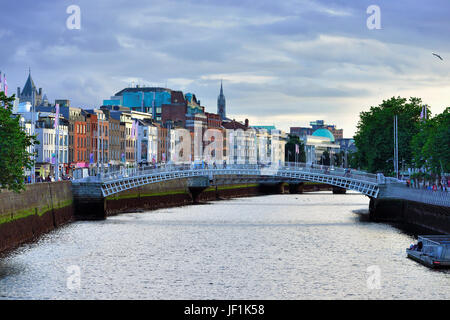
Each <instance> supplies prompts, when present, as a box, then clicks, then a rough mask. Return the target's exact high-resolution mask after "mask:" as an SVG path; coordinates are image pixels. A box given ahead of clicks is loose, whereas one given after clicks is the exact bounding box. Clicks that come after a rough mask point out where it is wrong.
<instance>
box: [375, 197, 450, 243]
mask: <svg viewBox="0 0 450 320" xmlns="http://www.w3.org/2000/svg"><path fill="white" fill-rule="evenodd" d="M369 216H370V219H371V220H372V221H376V222H394V223H402V224H407V225H413V226H419V227H423V228H425V229H427V230H431V231H434V232H437V233H442V234H450V207H446V206H437V205H431V204H426V203H421V202H415V201H410V200H402V199H373V198H372V199H371V200H370V204H369Z"/></svg>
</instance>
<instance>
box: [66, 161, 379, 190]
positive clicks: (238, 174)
mask: <svg viewBox="0 0 450 320" xmlns="http://www.w3.org/2000/svg"><path fill="white" fill-rule="evenodd" d="M189 177H208V178H209V180H211V181H214V180H215V178H216V177H226V178H227V179H230V180H231V181H233V179H240V180H242V179H245V178H246V177H247V178H249V179H250V178H252V179H261V180H266V181H267V179H268V178H270V179H271V181H274V182H282V181H291V182H292V181H299V182H303V181H313V182H321V183H326V184H330V185H333V186H337V187H341V188H345V189H349V190H355V191H358V192H361V193H362V194H365V195H367V196H370V197H374V198H376V197H377V196H378V193H379V184H380V183H385V182H386V178H384V177H383V176H377V175H374V174H369V173H365V172H361V171H356V170H352V171H349V170H347V169H343V168H333V167H327V166H317V165H306V164H299V163H296V164H287V165H283V166H263V165H256V164H255V165H248V164H247V165H228V166H214V167H211V166H210V167H209V168H208V167H200V168H199V167H196V166H194V165H193V164H189V165H168V166H163V167H158V168H142V169H139V170H136V169H126V170H121V171H115V172H108V173H105V174H100V175H97V176H92V177H87V178H84V179H80V180H75V181H74V184H77V183H84V184H85V183H95V184H97V185H98V184H101V191H102V194H103V196H104V197H107V196H109V195H112V194H115V193H118V192H122V191H124V190H128V189H133V188H136V187H139V186H142V185H146V184H150V183H157V182H161V181H167V180H173V179H183V178H189Z"/></svg>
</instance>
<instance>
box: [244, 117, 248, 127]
mask: <svg viewBox="0 0 450 320" xmlns="http://www.w3.org/2000/svg"><path fill="white" fill-rule="evenodd" d="M245 127H246V128H248V119H245Z"/></svg>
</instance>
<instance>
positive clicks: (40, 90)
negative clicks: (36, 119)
mask: <svg viewBox="0 0 450 320" xmlns="http://www.w3.org/2000/svg"><path fill="white" fill-rule="evenodd" d="M39 95H40V96H42V88H39Z"/></svg>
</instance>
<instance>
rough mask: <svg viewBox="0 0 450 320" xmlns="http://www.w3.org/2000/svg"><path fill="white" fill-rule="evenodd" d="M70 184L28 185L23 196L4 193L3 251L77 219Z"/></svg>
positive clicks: (0, 216) (0, 217) (0, 202)
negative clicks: (74, 217)
mask: <svg viewBox="0 0 450 320" xmlns="http://www.w3.org/2000/svg"><path fill="white" fill-rule="evenodd" d="M73 216H74V210H73V195H72V190H71V183H70V182H69V181H61V182H53V183H38V184H34V185H27V186H26V190H25V191H23V192H21V193H14V192H11V191H5V190H2V191H1V192H0V252H3V251H6V250H9V249H12V248H14V247H17V246H18V245H20V244H22V243H24V242H26V241H30V240H33V239H35V238H36V237H38V236H40V235H42V234H43V233H46V232H49V231H51V230H53V229H54V228H56V227H58V226H60V225H63V224H65V223H67V222H69V221H71V220H72V219H73Z"/></svg>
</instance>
